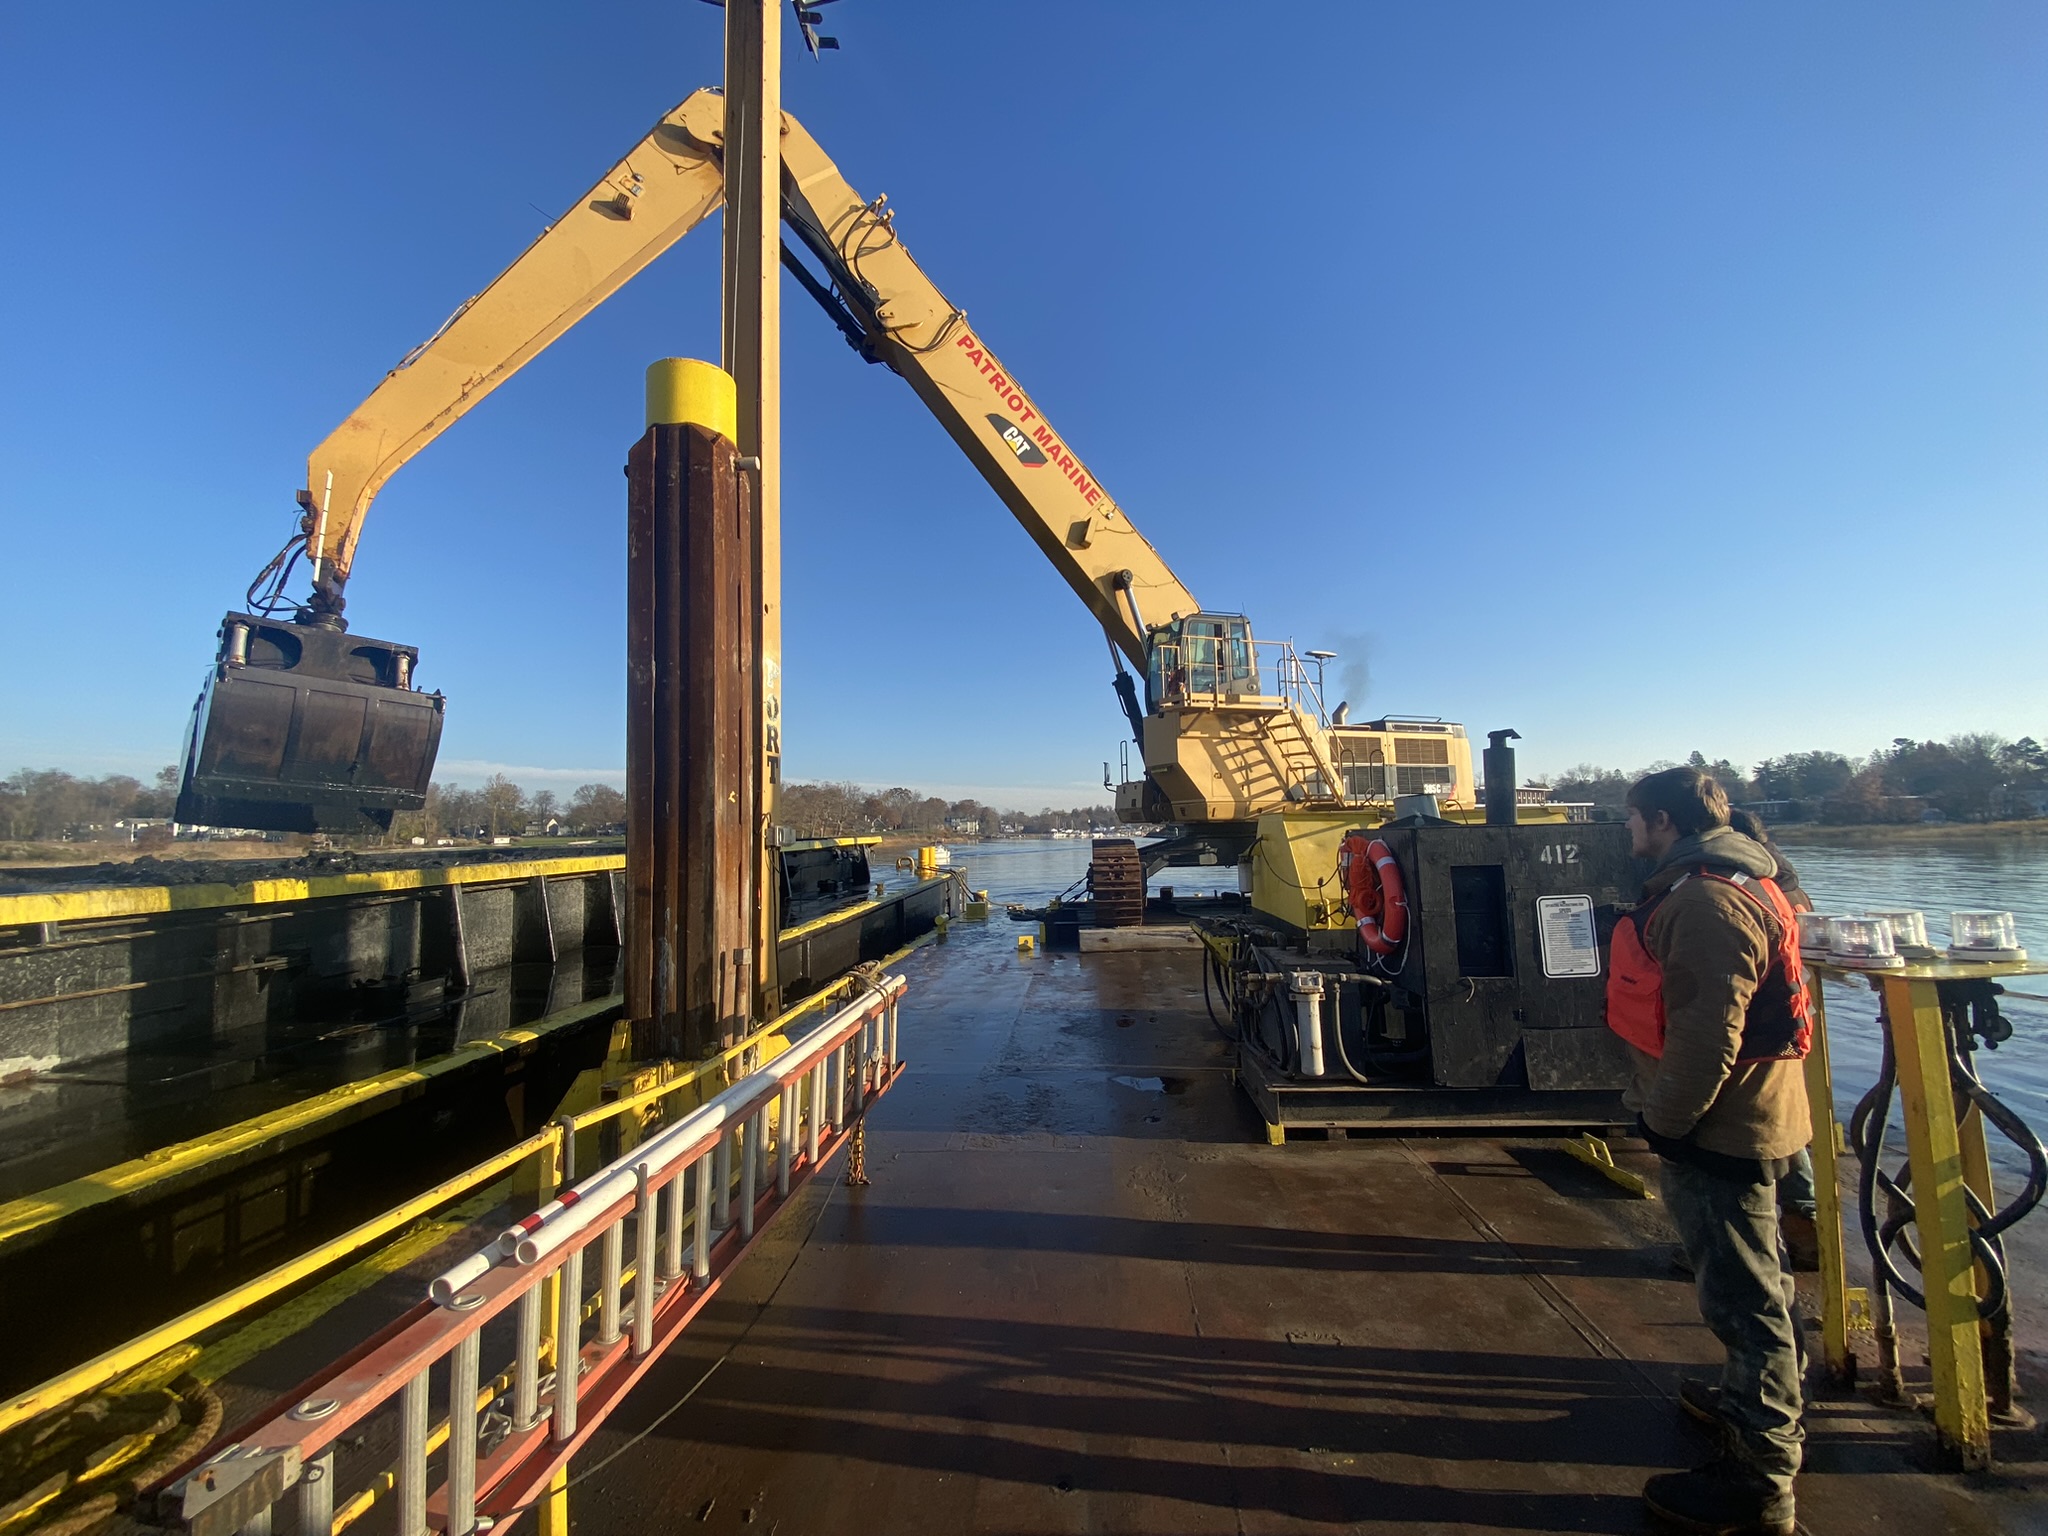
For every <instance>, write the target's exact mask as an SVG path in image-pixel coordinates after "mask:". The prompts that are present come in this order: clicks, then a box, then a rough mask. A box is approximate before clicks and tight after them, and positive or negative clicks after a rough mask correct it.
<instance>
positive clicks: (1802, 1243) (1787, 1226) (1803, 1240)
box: [1778, 1211, 1820, 1275]
mask: <svg viewBox="0 0 2048 1536" xmlns="http://www.w3.org/2000/svg"><path fill="white" fill-rule="evenodd" d="M1778 1235H1779V1236H1780V1237H1782V1238H1784V1240H1785V1256H1786V1257H1787V1258H1789V1259H1790V1260H1791V1261H1792V1267H1793V1268H1794V1269H1795V1270H1797V1271H1798V1272H1799V1273H1801V1274H1803V1275H1811V1274H1815V1273H1817V1272H1818V1271H1819V1269H1820V1228H1819V1227H1817V1226H1816V1225H1815V1224H1814V1219H1813V1218H1812V1217H1811V1216H1805V1215H1802V1214H1800V1213H1799V1212H1798V1211H1780V1212H1779V1213H1778Z"/></svg>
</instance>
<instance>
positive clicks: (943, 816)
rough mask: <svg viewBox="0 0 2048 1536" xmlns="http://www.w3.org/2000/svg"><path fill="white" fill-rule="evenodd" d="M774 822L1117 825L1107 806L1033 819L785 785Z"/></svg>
mask: <svg viewBox="0 0 2048 1536" xmlns="http://www.w3.org/2000/svg"><path fill="white" fill-rule="evenodd" d="M775 819H776V822H777V823H778V824H779V825H781V826H784V827H787V828H788V829H789V830H790V831H791V832H793V833H794V834H796V835H797V836H799V837H859V836H863V835H865V834H868V833H882V834H891V833H893V834H916V835H923V834H930V835H931V836H934V837H938V836H943V835H946V834H949V833H950V834H952V835H954V836H961V835H978V836H981V837H1000V836H1003V835H1005V834H1016V833H1030V832H1054V831H1082V832H1085V831H1087V830H1088V829H1089V828H1091V827H1107V826H1114V825H1115V824H1116V811H1115V810H1114V809H1112V808H1111V807H1109V806H1106V805H1093V806H1084V807H1080V808H1078V809H1075V810H1066V811H1056V810H1054V809H1052V808H1051V807H1050V806H1047V807H1046V808H1045V809H1043V810H1041V811H1039V812H1038V813H1037V814H1036V815H1031V814H1027V813H1026V812H1023V811H1003V810H998V809H996V807H994V806H992V805H983V804H982V803H981V802H980V801H979V800H945V799H942V798H940V797H939V796H937V795H920V794H919V793H918V792H917V791H916V790H914V789H905V788H903V787H902V786H901V785H898V786H897V787H895V788H893V789H883V790H870V789H866V788H863V787H862V786H861V785H859V784H848V783H829V782H828V783H819V784H785V785H783V786H782V791H781V793H780V794H779V795H778V796H777V797H776V815H775Z"/></svg>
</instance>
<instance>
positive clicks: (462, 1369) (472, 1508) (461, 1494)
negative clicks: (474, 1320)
mask: <svg viewBox="0 0 2048 1536" xmlns="http://www.w3.org/2000/svg"><path fill="white" fill-rule="evenodd" d="M481 1342H482V1341H481V1339H480V1338H479V1336H478V1335H477V1334H476V1333H474V1332H471V1333H465V1334H464V1335H463V1336H462V1338H461V1339H460V1341H458V1342H457V1344H456V1346H455V1349H454V1352H453V1353H452V1354H451V1355H450V1357H449V1365H448V1536H470V1533H471V1532H472V1531H474V1530H475V1529H476V1386H477V1351H478V1349H479V1347H480V1345H481Z"/></svg>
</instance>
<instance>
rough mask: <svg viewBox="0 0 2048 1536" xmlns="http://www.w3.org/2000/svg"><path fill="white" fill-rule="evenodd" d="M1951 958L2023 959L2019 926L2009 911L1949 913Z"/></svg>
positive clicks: (2023, 952)
mask: <svg viewBox="0 0 2048 1536" xmlns="http://www.w3.org/2000/svg"><path fill="white" fill-rule="evenodd" d="M1948 957H1949V958H1950V959H1951V960H2024V959H2026V958H2027V952H2026V951H2025V950H2024V949H2021V948H2020V936H2019V929H2018V927H2017V926H2016V925H2015V924H2014V923H2013V920H2012V914H2011V913H2010V912H1952V913H1950V914H1949V919H1948Z"/></svg>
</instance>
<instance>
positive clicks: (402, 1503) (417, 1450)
mask: <svg viewBox="0 0 2048 1536" xmlns="http://www.w3.org/2000/svg"><path fill="white" fill-rule="evenodd" d="M398 1444H399V1449H398V1536H427V1368H426V1367H425V1366H421V1367H420V1369H419V1370H418V1371H417V1372H416V1373H414V1375H413V1376H412V1378H411V1379H410V1380H409V1381H407V1382H406V1384H405V1385H404V1386H403V1387H402V1388H400V1389H399V1394H398Z"/></svg>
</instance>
